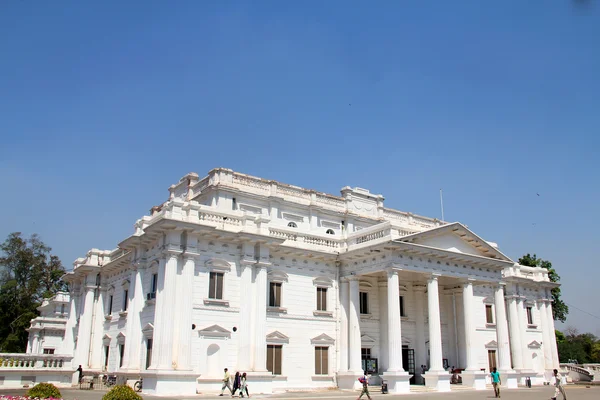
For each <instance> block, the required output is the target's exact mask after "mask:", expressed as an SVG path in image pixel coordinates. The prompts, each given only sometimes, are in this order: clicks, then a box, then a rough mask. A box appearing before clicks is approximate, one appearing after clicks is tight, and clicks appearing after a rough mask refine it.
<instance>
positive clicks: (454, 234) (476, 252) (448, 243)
mask: <svg viewBox="0 0 600 400" xmlns="http://www.w3.org/2000/svg"><path fill="white" fill-rule="evenodd" d="M399 240H400V241H402V242H407V243H414V244H418V245H421V246H427V247H431V248H435V249H440V250H446V251H452V252H454V253H460V254H468V255H472V256H478V257H487V258H492V259H495V260H503V261H511V262H512V260H511V259H510V258H508V257H507V256H506V255H504V254H503V253H502V252H501V251H500V250H498V249H497V248H496V246H495V245H492V244H490V243H489V242H487V241H485V240H483V239H482V238H481V237H479V236H478V235H476V234H475V233H474V232H473V231H471V230H470V229H469V228H467V227H466V226H464V225H462V224H461V223H458V222H455V223H452V224H448V225H443V226H440V227H437V228H433V229H429V230H426V231H423V232H419V233H414V234H412V235H408V236H404V237H402V238H400V239H399Z"/></svg>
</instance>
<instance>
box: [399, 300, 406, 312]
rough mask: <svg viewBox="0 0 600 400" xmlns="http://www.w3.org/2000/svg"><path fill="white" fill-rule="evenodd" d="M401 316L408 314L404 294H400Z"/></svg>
mask: <svg viewBox="0 0 600 400" xmlns="http://www.w3.org/2000/svg"><path fill="white" fill-rule="evenodd" d="M400 316H401V317H406V314H405V313H404V296H400Z"/></svg>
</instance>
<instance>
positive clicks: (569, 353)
mask: <svg viewBox="0 0 600 400" xmlns="http://www.w3.org/2000/svg"><path fill="white" fill-rule="evenodd" d="M558 333H560V336H559V335H558ZM559 337H560V338H559ZM556 342H557V346H558V357H559V359H560V362H561V363H566V362H570V361H572V360H577V362H578V363H579V364H587V363H598V362H600V340H598V338H597V337H596V336H594V335H592V334H591V333H582V334H580V333H579V332H578V331H577V329H575V328H572V327H568V328H567V329H565V332H564V333H561V332H558V331H557V336H556Z"/></svg>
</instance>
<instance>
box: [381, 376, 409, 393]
mask: <svg viewBox="0 0 600 400" xmlns="http://www.w3.org/2000/svg"><path fill="white" fill-rule="evenodd" d="M411 377H412V375H409V373H408V372H404V371H402V372H399V371H398V372H396V371H393V372H384V373H383V375H381V379H383V380H384V381H386V382H387V385H388V392H389V393H410V378H411Z"/></svg>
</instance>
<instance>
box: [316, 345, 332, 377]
mask: <svg viewBox="0 0 600 400" xmlns="http://www.w3.org/2000/svg"><path fill="white" fill-rule="evenodd" d="M328 350H329V348H328V347H315V375H328V374H329V352H328Z"/></svg>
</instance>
